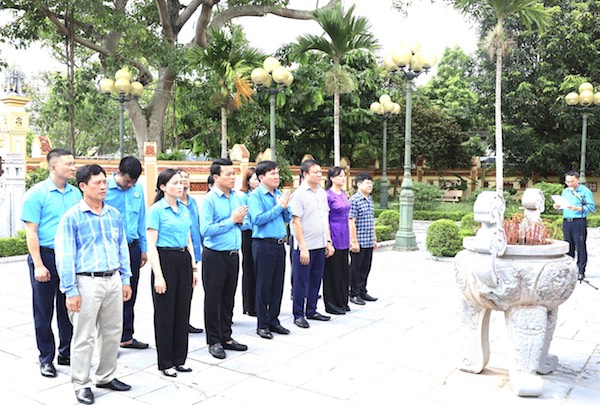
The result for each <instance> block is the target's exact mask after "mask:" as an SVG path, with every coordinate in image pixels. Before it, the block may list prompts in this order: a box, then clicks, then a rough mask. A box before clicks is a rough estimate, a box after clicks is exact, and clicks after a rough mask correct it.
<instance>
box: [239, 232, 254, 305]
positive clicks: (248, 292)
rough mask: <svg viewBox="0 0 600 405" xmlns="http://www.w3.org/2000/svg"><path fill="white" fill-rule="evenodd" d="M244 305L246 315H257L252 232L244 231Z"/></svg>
mask: <svg viewBox="0 0 600 405" xmlns="http://www.w3.org/2000/svg"><path fill="white" fill-rule="evenodd" d="M242 303H243V308H244V313H245V314H250V315H255V314H256V271H255V269H254V259H253V258H252V231H251V230H246V231H242Z"/></svg>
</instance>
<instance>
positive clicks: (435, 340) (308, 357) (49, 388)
mask: <svg viewBox="0 0 600 405" xmlns="http://www.w3.org/2000/svg"><path fill="white" fill-rule="evenodd" d="M426 225H427V224H426V223H422V222H419V221H416V222H415V231H416V233H417V240H418V244H419V250H418V251H415V252H396V251H393V250H391V249H389V248H382V249H380V250H379V251H378V252H377V253H376V254H375V255H374V261H373V270H372V273H371V276H370V279H369V292H370V293H371V294H372V295H374V296H377V297H379V301H377V302H375V303H367V305H365V306H362V307H359V306H356V305H353V304H350V305H351V308H352V311H351V312H350V313H349V314H346V315H343V316H335V317H334V318H333V319H332V320H331V321H330V322H321V323H319V322H316V321H313V322H311V327H310V328H309V329H306V330H303V329H300V328H297V327H296V326H295V325H293V323H292V320H293V318H292V315H291V300H290V299H289V285H286V289H285V296H284V302H283V308H282V316H281V319H282V323H283V325H284V326H286V327H288V328H290V329H291V330H292V333H291V334H290V335H288V336H279V335H276V336H275V338H274V339H273V340H270V341H269V340H264V339H261V338H259V337H258V336H257V335H256V333H255V329H256V324H255V318H251V317H248V316H245V315H243V314H242V308H241V296H238V297H237V298H236V303H237V305H236V308H235V316H234V325H233V329H234V337H235V338H236V339H237V340H239V341H240V342H242V343H246V344H248V345H249V347H250V349H249V350H248V351H247V352H244V353H235V352H228V353H227V354H228V357H227V358H226V359H225V360H217V359H214V358H213V357H212V356H211V355H210V354H209V353H208V350H207V346H206V341H205V335H204V334H201V335H191V336H190V347H189V356H188V361H187V363H186V365H187V366H189V367H191V368H193V370H194V371H193V372H192V373H189V374H181V373H180V375H179V376H178V377H177V378H176V379H172V378H168V377H164V376H163V375H162V374H160V373H159V371H158V370H157V368H156V351H155V349H154V346H155V345H154V333H153V326H152V301H151V296H150V277H149V272H150V269H149V268H144V269H143V271H142V274H143V275H142V280H141V283H140V294H139V297H138V302H137V304H136V334H135V335H136V338H138V339H139V340H141V341H144V342H149V343H150V344H151V348H150V349H148V350H142V351H135V350H125V349H122V350H121V351H120V353H119V369H118V377H119V378H120V379H122V380H123V381H124V382H127V383H129V384H131V385H132V386H133V389H132V390H131V391H128V392H125V393H116V392H111V391H108V390H102V389H97V388H94V389H93V390H94V394H95V396H96V403H98V404H109V403H110V404H124V405H128V404H137V405H140V404H165V403H173V404H177V405H188V404H205V405H230V404H231V405H233V404H235V405H254V404H257V405H258V404H260V405H263V404H264V403H285V404H286V405H287V404H307V403H309V404H310V403H314V404H319V405H322V404H326V405H337V404H348V405H358V404H364V405H371V404H425V405H458V404H461V405H471V404H472V405H475V404H482V403H485V404H494V405H495V404H502V405H505V404H522V403H523V404H525V403H526V404H528V405H530V404H544V405H545V404H553V405H554V404H569V405H576V404H577V405H588V404H598V403H600V302H599V301H600V292H598V291H596V290H594V289H592V288H591V287H589V286H587V285H585V284H581V285H579V284H578V285H577V288H576V289H575V292H574V293H573V295H572V297H571V298H570V299H569V300H568V301H567V302H566V303H565V304H564V305H562V306H561V308H560V311H559V319H558V324H557V328H556V332H555V335H554V340H553V342H552V346H551V348H550V349H551V352H552V353H554V354H556V355H558V357H559V362H560V364H559V367H558V370H557V371H556V372H554V373H552V374H550V375H547V376H544V377H543V379H544V394H543V396H542V397H540V398H518V397H516V396H514V395H513V393H512V391H511V389H510V384H509V383H508V372H507V368H508V355H507V350H508V349H507V347H508V341H507V335H506V331H505V329H504V320H503V316H502V314H500V313H494V315H493V316H492V321H491V328H490V342H491V351H492V353H491V358H490V362H489V364H488V367H487V368H486V369H485V370H484V371H483V372H482V373H481V374H479V375H473V374H468V373H463V372H461V371H460V370H458V368H457V366H458V364H459V352H458V347H459V345H460V342H459V339H460V338H459V333H458V332H459V323H458V312H457V310H458V302H459V294H460V293H459V291H458V289H457V288H456V285H455V282H454V272H453V263H452V260H436V259H435V258H433V257H431V255H430V254H429V253H427V252H426V251H425V248H424V246H423V245H424V237H425V236H424V230H425V228H426ZM599 242H600V229H593V230H590V235H589V240H588V246H589V248H590V250H591V252H590V258H589V268H588V273H589V274H588V279H589V281H590V282H591V283H593V284H596V285H598V286H600V270H599V266H600V258H599V255H600V249H599V248H598V247H599V246H600V244H599ZM0 274H2V283H1V285H0V319H1V320H2V321H1V322H0V324H1V325H0V365H1V366H0V395H1V396H2V397H1V399H0V402H1V403H3V404H19V405H20V404H23V405H26V404H47V405H53V404H61V405H64V404H76V403H77V402H76V399H75V396H74V394H73V389H72V386H71V384H70V380H69V368H68V367H63V366H57V369H58V371H59V376H58V377H57V378H54V379H48V378H44V377H41V376H40V374H39V368H38V364H37V349H36V346H35V338H34V330H33V322H32V314H31V304H30V301H31V288H30V285H29V277H28V275H27V266H26V263H25V260H24V258H17V259H16V260H15V259H13V260H4V261H2V262H0ZM288 275H289V271H288ZM287 278H288V283H289V276H288V277H287ZM239 290H240V288H238V291H239ZM202 300H203V293H202V289H201V288H199V289H196V292H195V293H194V301H193V303H192V307H193V308H192V320H191V323H192V324H193V325H195V326H202V325H203V320H202ZM319 310H321V311H323V307H322V303H319Z"/></svg>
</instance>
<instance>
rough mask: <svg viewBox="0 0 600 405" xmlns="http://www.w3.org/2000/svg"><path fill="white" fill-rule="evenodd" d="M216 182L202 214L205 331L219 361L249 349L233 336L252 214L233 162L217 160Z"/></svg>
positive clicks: (203, 206) (213, 170) (209, 346)
mask: <svg viewBox="0 0 600 405" xmlns="http://www.w3.org/2000/svg"><path fill="white" fill-rule="evenodd" d="M210 175H211V176H212V177H213V179H214V181H215V183H214V186H213V188H212V189H211V192H210V193H208V194H207V195H206V199H205V201H204V204H203V205H202V212H201V213H200V234H201V235H202V237H203V242H204V251H203V252H202V284H203V286H204V325H205V327H204V329H205V330H206V342H207V343H208V350H209V352H210V354H212V355H213V357H215V358H217V359H224V358H225V356H226V355H225V349H227V350H236V351H245V350H248V346H246V345H244V344H241V343H238V342H237V341H235V340H234V339H233V338H232V337H231V334H232V330H231V325H232V318H233V305H234V297H235V289H236V288H237V280H238V272H239V267H240V261H239V256H238V251H239V250H240V248H241V247H242V230H241V228H240V225H241V224H242V223H243V222H244V217H245V216H246V214H247V213H248V207H247V206H245V205H242V201H241V200H240V198H239V196H238V195H237V193H236V192H235V191H234V190H233V187H234V185H235V171H234V168H233V164H232V163H231V161H230V160H229V159H217V160H216V161H214V162H213V164H212V165H211V167H210Z"/></svg>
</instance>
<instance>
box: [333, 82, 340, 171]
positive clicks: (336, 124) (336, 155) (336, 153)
mask: <svg viewBox="0 0 600 405" xmlns="http://www.w3.org/2000/svg"><path fill="white" fill-rule="evenodd" d="M333 165H334V166H339V165H340V92H339V90H337V89H336V90H335V92H334V93H333Z"/></svg>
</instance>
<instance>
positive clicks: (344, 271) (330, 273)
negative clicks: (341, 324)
mask: <svg viewBox="0 0 600 405" xmlns="http://www.w3.org/2000/svg"><path fill="white" fill-rule="evenodd" d="M349 284H350V269H349V267H348V249H344V250H338V249H336V250H335V253H334V254H333V256H330V257H328V258H326V259H325V272H324V273H323V301H324V302H325V310H326V311H327V312H333V313H336V312H342V313H343V312H345V310H346V309H345V308H346V306H347V305H348V286H349Z"/></svg>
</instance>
